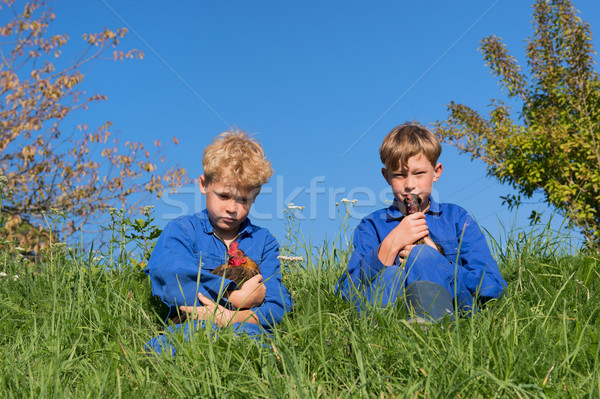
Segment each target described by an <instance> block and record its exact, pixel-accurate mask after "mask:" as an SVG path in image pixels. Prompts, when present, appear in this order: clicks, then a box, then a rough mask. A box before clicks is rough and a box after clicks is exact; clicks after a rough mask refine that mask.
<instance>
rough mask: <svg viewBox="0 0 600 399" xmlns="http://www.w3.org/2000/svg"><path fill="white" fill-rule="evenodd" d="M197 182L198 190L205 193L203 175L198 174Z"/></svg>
mask: <svg viewBox="0 0 600 399" xmlns="http://www.w3.org/2000/svg"><path fill="white" fill-rule="evenodd" d="M198 184H199V185H200V192H201V193H202V194H205V195H206V178H205V177H204V175H200V178H199V179H198Z"/></svg>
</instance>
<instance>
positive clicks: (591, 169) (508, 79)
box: [436, 0, 600, 249]
mask: <svg viewBox="0 0 600 399" xmlns="http://www.w3.org/2000/svg"><path fill="white" fill-rule="evenodd" d="M533 10H534V12H533V35H532V37H530V38H529V39H528V40H527V45H526V55H527V66H528V69H529V71H528V73H524V72H523V71H522V68H521V67H520V66H519V65H518V64H517V61H516V59H515V58H514V57H513V56H512V55H510V53H509V51H508V49H507V47H506V45H504V44H503V43H502V40H501V39H500V38H498V37H495V36H490V37H486V38H484V39H483V40H482V41H481V48H480V51H481V53H482V54H483V57H484V59H485V61H486V65H488V66H489V67H490V69H491V71H492V73H493V74H494V75H495V76H497V77H498V78H499V80H500V82H501V86H502V87H503V89H504V90H505V91H506V95H507V97H508V99H509V100H511V101H512V103H517V104H522V107H521V110H520V111H521V112H520V113H519V114H518V117H514V116H513V113H512V112H511V107H510V106H508V105H507V104H506V103H504V102H503V101H500V100H492V103H491V104H490V111H489V115H488V117H484V116H482V115H481V114H480V113H478V112H477V111H475V110H473V109H471V108H469V107H467V106H465V105H462V104H456V103H454V102H452V103H451V104H449V106H448V110H449V117H448V119H447V120H446V121H443V122H438V123H437V125H436V127H437V132H438V134H439V135H440V138H441V140H442V141H443V142H445V143H448V144H451V145H454V146H455V147H457V148H458V149H459V150H460V151H461V152H464V153H470V154H471V156H472V158H478V159H480V160H482V161H484V162H485V163H486V164H487V172H488V174H489V175H491V176H494V177H496V178H497V179H498V180H499V181H501V182H503V183H509V184H510V185H512V187H514V188H515V189H516V190H517V191H518V192H519V196H518V197H515V196H511V197H506V198H505V202H508V205H509V207H511V206H514V205H515V204H517V203H518V200H519V198H520V196H521V195H523V196H524V197H526V198H530V197H531V196H532V195H533V194H534V193H535V192H541V193H543V195H544V196H545V201H546V202H548V203H549V204H551V205H553V206H554V207H555V208H556V209H557V210H558V212H559V213H560V214H562V215H563V216H565V217H566V218H567V219H568V220H569V221H570V223H571V225H572V226H576V227H577V228H579V229H580V230H581V232H582V233H583V235H584V237H585V239H586V240H587V242H588V245H590V246H592V247H595V248H596V249H598V248H599V247H600V245H599V242H600V229H599V226H600V214H599V212H600V190H599V186H600V143H599V141H600V79H599V76H598V73H597V72H596V71H595V70H594V59H593V57H594V55H595V52H594V49H593V46H592V33H591V29H590V26H589V24H588V23H587V22H585V21H582V20H581V19H580V18H579V17H578V16H577V12H576V10H575V9H574V7H573V5H572V4H571V2H570V1H568V0H537V1H536V2H535V4H534V6H533Z"/></svg>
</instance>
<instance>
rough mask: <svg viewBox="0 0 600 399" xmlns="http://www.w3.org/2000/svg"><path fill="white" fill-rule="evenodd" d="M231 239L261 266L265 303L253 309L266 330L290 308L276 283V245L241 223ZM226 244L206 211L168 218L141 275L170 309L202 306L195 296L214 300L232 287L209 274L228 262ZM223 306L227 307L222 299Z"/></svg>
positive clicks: (278, 281) (265, 234)
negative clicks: (203, 296) (235, 236)
mask: <svg viewBox="0 0 600 399" xmlns="http://www.w3.org/2000/svg"><path fill="white" fill-rule="evenodd" d="M236 241H237V242H238V243H239V247H240V249H241V250H242V251H244V253H245V254H246V255H247V256H248V257H249V258H250V259H252V260H253V261H255V262H256V263H257V264H258V265H259V268H260V273H261V275H262V277H263V282H264V284H265V286H266V291H267V292H266V294H265V300H264V302H263V303H262V304H261V305H260V306H258V307H255V308H253V309H252V310H253V311H254V312H255V314H256V316H258V319H259V321H260V324H261V325H262V326H263V327H266V328H270V327H272V326H273V325H274V324H275V323H277V322H279V321H280V320H281V318H282V317H283V315H284V314H285V313H286V312H289V311H290V310H291V308H292V298H291V296H290V293H289V292H288V290H287V289H286V288H285V286H284V285H283V283H282V282H281V268H280V264H279V259H278V258H277V257H278V255H279V245H278V244H277V241H276V240H275V237H273V236H272V235H271V233H269V231H268V230H267V229H264V228H261V227H258V226H255V225H253V224H252V223H251V222H250V220H249V219H246V220H245V221H244V223H243V224H242V225H241V227H240V232H239V234H238V237H237V238H236ZM227 259H228V256H227V246H226V245H225V243H224V242H223V241H222V240H221V239H220V237H218V235H217V234H215V230H214V228H213V226H212V224H211V223H210V220H209V218H208V214H207V212H206V210H204V211H203V212H201V213H197V214H195V215H190V216H182V217H179V218H177V219H175V220H172V221H171V222H169V224H167V226H166V227H165V228H164V230H163V232H162V234H161V235H160V237H159V238H158V241H157V242H156V245H155V247H154V251H153V252H152V256H151V258H150V261H149V262H148V266H147V268H146V270H145V271H146V273H148V274H149V275H150V281H151V284H152V293H153V294H154V295H157V296H159V297H160V298H161V299H162V300H163V302H164V303H165V304H167V305H168V306H171V307H178V306H182V305H187V306H192V305H194V304H195V305H197V306H200V305H202V304H201V303H200V302H199V301H198V297H197V293H198V292H200V293H202V294H203V295H205V296H207V297H209V298H212V299H213V300H215V301H216V300H217V299H218V298H219V296H222V295H220V293H223V292H225V291H229V290H234V289H237V284H236V283H235V282H234V281H232V280H229V279H227V278H223V277H220V276H216V275H214V274H212V273H210V271H211V270H213V269H215V268H217V267H218V266H220V265H222V264H223V263H225V262H227ZM221 304H222V305H226V306H227V305H228V303H227V301H226V300H225V299H221Z"/></svg>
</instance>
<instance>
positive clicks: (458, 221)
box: [337, 199, 506, 300]
mask: <svg viewBox="0 0 600 399" xmlns="http://www.w3.org/2000/svg"><path fill="white" fill-rule="evenodd" d="M430 201H431V206H430V207H429V210H428V211H427V212H426V213H425V221H426V223H427V227H428V228H429V236H430V237H431V239H432V240H433V241H434V242H436V243H438V244H440V245H441V246H442V247H443V248H444V251H445V252H446V259H447V260H448V261H449V262H450V264H451V265H453V266H455V267H456V278H457V279H458V281H461V282H462V283H464V284H465V286H466V287H467V289H468V290H469V292H470V293H471V295H473V294H475V293H479V297H480V299H483V300H486V299H490V298H498V297H499V296H500V295H501V294H502V291H503V289H504V287H505V286H506V282H505V281H504V279H503V278H502V276H501V275H500V270H499V269H498V265H497V264H496V261H495V260H494V258H493V257H492V254H491V253H490V250H489V247H488V245H487V242H486V241H485V237H484V236H483V233H482V232H481V229H480V228H479V226H478V225H477V223H476V222H475V221H474V220H473V218H471V216H470V215H469V214H468V213H467V211H465V210H464V209H463V208H461V207H460V206H458V205H454V204H448V203H437V202H435V201H434V200H433V199H430ZM403 218H404V215H403V214H402V212H400V210H399V209H398V208H397V207H396V205H392V206H390V207H389V208H386V209H380V210H378V211H375V212H373V213H372V214H370V215H368V216H366V217H365V218H364V219H363V220H362V221H361V222H360V224H359V225H358V226H357V228H356V231H355V233H354V242H353V244H354V252H353V253H352V257H351V258H350V262H349V263H348V270H347V272H346V273H344V275H343V276H342V277H341V279H340V281H339V283H338V287H337V289H338V290H339V291H341V293H342V295H343V296H344V297H345V298H347V299H349V298H351V297H352V294H351V287H352V285H354V287H357V288H358V287H361V286H365V285H369V284H371V282H372V281H373V279H374V278H375V276H376V275H377V274H378V273H379V272H380V271H382V270H383V269H384V267H385V266H384V265H383V263H382V262H381V261H380V260H379V256H378V252H379V246H380V244H381V242H382V241H383V240H384V239H385V237H387V235H388V234H389V233H390V232H391V231H392V230H393V229H394V228H395V227H396V226H397V225H398V224H399V223H400V222H401V221H402V219H403ZM400 262H401V260H400V258H399V257H396V261H395V262H394V264H395V265H399V264H400Z"/></svg>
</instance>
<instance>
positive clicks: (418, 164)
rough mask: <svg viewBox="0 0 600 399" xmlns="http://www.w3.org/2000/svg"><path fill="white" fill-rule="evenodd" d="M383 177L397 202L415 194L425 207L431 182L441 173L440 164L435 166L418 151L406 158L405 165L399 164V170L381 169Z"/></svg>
mask: <svg viewBox="0 0 600 399" xmlns="http://www.w3.org/2000/svg"><path fill="white" fill-rule="evenodd" d="M381 172H382V173H383V177H384V178H385V180H386V181H387V182H388V184H389V185H390V186H391V187H392V192H393V193H394V198H395V199H396V202H397V203H398V204H403V203H404V199H405V198H406V197H408V195H409V194H417V195H418V196H419V197H420V198H421V201H422V207H423V209H425V208H426V207H427V206H428V205H429V196H430V195H431V191H432V190H433V182H435V181H437V180H438V179H439V177H440V175H441V174H442V164H441V163H438V164H437V165H435V167H434V166H433V165H432V164H431V162H429V160H428V159H427V157H425V155H423V153H420V154H418V155H415V156H412V157H410V158H408V162H407V163H406V165H400V169H399V170H393V171H390V170H387V169H385V168H383V169H381Z"/></svg>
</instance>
